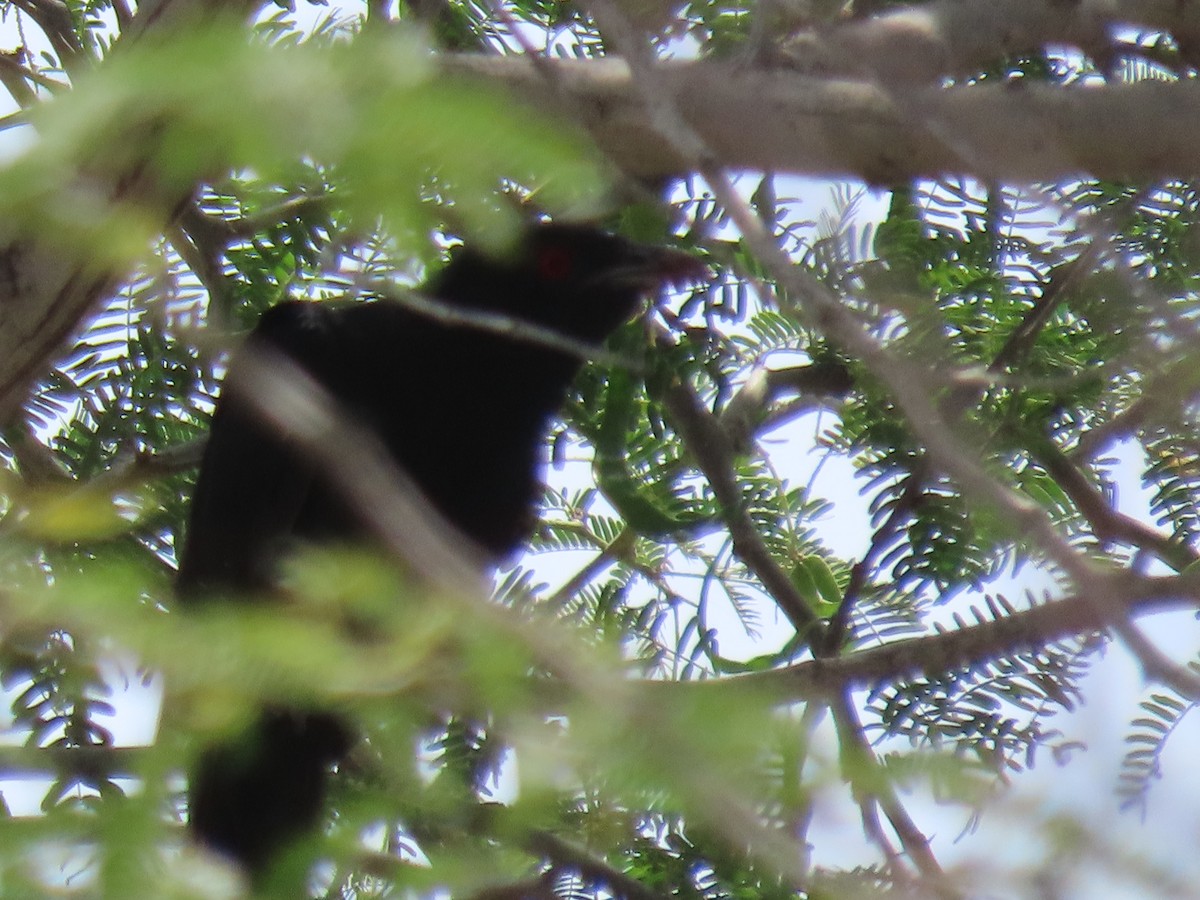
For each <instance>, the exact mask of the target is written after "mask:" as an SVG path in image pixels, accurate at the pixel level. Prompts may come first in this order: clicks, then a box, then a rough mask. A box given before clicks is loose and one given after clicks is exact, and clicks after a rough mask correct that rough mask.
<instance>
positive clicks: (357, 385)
mask: <svg viewBox="0 0 1200 900" xmlns="http://www.w3.org/2000/svg"><path fill="white" fill-rule="evenodd" d="M697 273H698V264H697V263H696V262H695V261H694V260H692V259H691V258H690V257H686V256H683V255H682V254H679V253H678V252H676V251H665V250H661V249H650V248H645V247H641V246H639V245H636V244H631V243H629V242H626V241H624V240H621V239H619V238H616V237H613V236H611V235H607V234H604V233H602V232H599V231H596V230H594V229H591V228H586V227H580V226H559V225H542V226H538V227H535V228H533V229H531V230H530V231H529V232H528V233H527V234H526V236H525V238H524V239H523V241H522V242H521V243H520V244H519V245H518V247H517V250H516V252H515V253H514V254H513V255H512V256H510V257H501V258H497V259H493V258H488V257H484V256H482V255H479V254H476V253H473V252H471V251H462V252H460V253H459V254H458V255H457V256H456V257H455V258H454V259H453V260H452V261H451V263H450V264H449V265H448V266H447V267H446V268H445V269H444V270H443V271H442V272H441V273H440V275H439V276H437V277H436V278H435V279H433V281H431V282H430V284H428V285H427V286H426V287H425V288H424V289H423V293H424V294H426V295H427V296H429V297H430V298H433V299H435V300H436V301H439V302H441V303H443V304H445V305H446V306H447V307H449V308H452V309H458V310H460V311H464V312H470V311H478V312H484V313H491V314H498V315H500V316H504V317H508V318H509V319H513V320H517V321H518V322H528V323H531V324H533V325H534V326H537V327H539V328H540V329H543V330H549V331H552V332H553V333H555V334H557V335H561V336H563V337H565V338H567V339H569V340H571V341H574V342H576V343H583V344H586V345H589V346H595V345H598V344H599V343H601V342H602V341H603V340H604V339H605V338H606V337H607V336H608V335H609V334H610V333H611V332H612V331H613V330H614V329H616V328H617V327H618V326H619V325H620V324H622V323H623V322H625V321H626V320H628V319H629V318H630V317H631V316H632V315H633V313H634V312H635V310H636V309H637V306H638V304H639V303H640V302H641V299H642V297H643V296H644V294H645V293H646V292H647V291H649V290H651V289H654V288H656V287H659V286H661V285H662V284H663V283H664V282H666V281H670V280H674V279H676V278H680V277H692V276H695V275H696V274H697ZM518 330H519V328H518ZM262 346H268V347H270V348H272V349H273V350H276V351H282V352H283V353H285V354H286V355H287V356H288V357H290V358H291V359H292V360H293V361H294V362H296V363H297V364H299V365H300V366H301V367H302V368H303V369H305V370H306V371H307V373H308V374H309V375H311V376H312V377H313V378H314V380H315V381H317V382H318V383H319V384H321V385H322V386H323V387H324V388H325V389H326V390H327V391H328V392H329V393H330V394H331V395H332V397H333V398H334V399H335V400H337V401H338V402H339V404H341V406H342V407H343V409H344V410H345V411H346V412H347V413H349V414H350V415H351V416H353V417H354V418H355V419H356V420H357V421H358V423H359V424H360V425H362V426H365V427H366V428H367V429H368V430H369V431H371V432H372V433H373V434H374V435H375V436H376V437H377V438H378V439H379V440H380V442H381V443H382V446H383V447H384V448H385V449H386V451H387V453H388V455H389V456H390V457H391V459H392V460H393V461H394V462H395V463H396V465H397V466H399V467H401V468H403V469H404V470H405V471H406V472H407V474H408V475H409V476H410V477H411V478H412V480H413V481H414V483H415V484H416V485H417V486H419V488H420V489H421V490H422V492H423V493H424V494H425V496H426V498H427V499H428V500H429V501H430V502H431V503H432V504H433V506H434V507H435V508H436V509H438V510H439V511H440V512H441V514H442V515H443V516H444V517H445V518H446V520H447V521H448V522H449V523H450V524H452V525H453V526H454V527H455V528H457V529H458V530H459V531H460V532H462V533H463V534H464V535H465V536H466V537H467V538H469V539H471V540H472V541H473V542H474V543H475V544H476V545H478V547H479V548H481V549H482V550H483V552H484V554H485V556H486V557H487V558H489V559H491V560H493V561H499V560H500V559H501V558H503V557H504V556H506V555H508V554H510V553H511V552H513V551H514V550H515V549H516V548H517V547H518V546H519V545H520V543H521V542H522V541H524V540H525V539H526V538H527V537H528V535H529V532H530V529H531V527H532V525H533V521H534V508H535V501H536V498H537V494H538V485H539V473H538V469H539V466H538V461H539V456H540V452H541V450H540V448H541V444H542V440H543V438H544V433H545V430H546V428H547V426H548V422H549V420H550V418H551V417H552V416H553V415H554V413H555V412H556V411H557V409H558V408H559V406H560V405H561V404H562V402H563V399H564V396H565V394H566V391H567V389H568V387H569V385H570V382H571V380H572V379H573V377H574V376H575V374H576V373H577V372H578V370H579V368H580V367H581V365H582V363H583V360H582V359H581V358H580V357H579V356H578V355H576V354H573V353H571V352H570V351H569V350H567V349H564V348H562V347H558V346H549V345H547V344H546V343H544V342H539V341H537V340H536V339H534V340H528V339H519V338H517V337H514V336H512V335H502V334H499V333H497V332H496V331H494V330H487V329H482V328H479V327H476V326H472V325H470V324H464V323H462V322H454V323H452V322H447V321H444V320H441V319H438V318H433V317H429V316H426V315H422V314H420V313H417V312H414V311H412V310H410V309H408V308H406V307H405V306H403V305H402V304H399V303H394V302H389V301H376V302H371V303H297V302H288V303H284V304H281V305H279V306H277V307H275V308H273V309H272V310H270V311H269V312H268V313H266V314H265V315H264V316H263V318H262V320H261V322H260V324H259V325H258V327H257V328H256V329H255V331H254V333H253V334H252V335H251V337H250V339H249V341H248V342H247V345H246V348H245V349H244V350H243V351H241V352H244V353H253V352H255V348H256V347H262ZM238 359H239V357H238V356H237V355H235V357H234V359H233V361H232V362H231V365H230V371H229V376H228V377H227V381H226V385H227V386H226V390H225V392H224V394H223V396H222V397H221V400H220V402H219V404H218V408H217V411H216V414H215V416H214V419H213V426H212V432H211V436H210V440H209V444H208V447H207V449H206V452H205V457H204V460H203V463H202V466H201V470H200V476H199V479H198V481H197V485H196V491H195V495H194V498H193V507H192V513H191V518H190V523H189V530H188V535H187V541H186V544H185V547H184V551H183V553H182V555H181V560H180V568H179V579H178V588H179V594H180V596H181V598H182V599H183V601H184V602H185V603H186V604H189V605H194V604H196V603H201V602H205V601H207V600H209V599H210V598H213V597H218V596H224V597H232V598H235V599H236V598H240V597H257V598H260V599H261V598H264V597H269V596H270V595H271V590H272V588H273V587H274V586H275V584H276V580H277V577H278V574H279V565H280V563H281V561H282V560H283V559H284V558H285V557H286V555H287V554H288V553H289V552H290V551H291V550H293V549H294V548H295V547H296V546H297V545H299V544H304V543H317V544H325V543H330V542H351V543H353V542H361V541H364V540H368V539H369V534H368V530H367V528H366V526H365V524H364V523H363V520H362V517H361V516H360V515H359V514H358V513H357V511H356V510H355V509H354V508H353V507H352V505H351V504H349V503H348V502H347V501H345V500H344V499H343V498H342V497H341V495H340V494H339V493H338V491H337V490H336V489H335V488H334V487H333V486H332V485H331V483H330V482H329V480H328V479H327V478H326V477H325V476H324V475H323V473H322V472H321V471H320V470H319V469H318V468H317V467H316V466H315V464H314V463H312V462H311V457H310V455H309V454H307V453H306V452H305V450H304V448H303V447H299V446H296V445H294V444H293V443H291V442H290V441H288V440H286V439H284V438H283V437H281V436H280V435H279V434H277V433H276V431H275V430H274V429H272V428H271V427H270V426H269V425H268V424H265V423H264V422H263V421H262V419H261V417H260V416H259V415H257V414H256V411H255V406H254V404H252V403H250V402H248V400H247V399H246V394H245V392H247V391H252V390H253V387H254V386H253V385H252V384H245V383H244V382H243V380H242V379H239V377H238V373H239V366H238ZM253 732H254V733H253V734H252V735H249V736H248V737H247V739H246V741H245V742H243V746H239V747H235V748H231V747H219V748H216V749H214V750H211V751H209V752H208V753H207V754H206V755H205V757H204V758H203V760H202V762H201V765H200V767H199V768H198V770H197V772H196V773H195V775H194V777H193V785H192V790H191V799H190V807H191V820H192V825H193V829H194V830H195V831H196V833H197V834H198V836H199V837H200V838H201V839H202V840H203V841H204V842H205V843H207V844H209V845H210V846H212V847H214V848H215V849H217V850H219V851H222V852H224V853H226V854H227V855H229V856H231V857H233V858H234V859H236V860H238V861H239V862H240V863H241V864H242V865H243V866H245V867H246V868H247V869H248V870H249V871H251V872H252V873H253V872H257V871H261V870H262V869H263V868H264V867H265V866H267V865H268V864H269V861H270V859H271V857H272V854H273V853H274V852H275V851H276V850H277V849H278V848H280V847H282V846H283V845H285V844H286V843H287V842H288V841H289V840H291V839H292V838H293V837H294V836H296V835H297V834H299V833H300V832H302V831H304V830H307V829H309V828H310V827H311V826H312V824H313V822H314V820H315V818H316V816H317V815H318V814H319V810H320V807H321V804H322V797H323V792H324V781H325V775H324V773H325V770H326V769H327V768H328V767H329V766H330V765H331V764H332V763H334V762H336V761H337V760H338V759H339V758H340V757H341V756H342V755H343V754H344V753H345V752H346V750H347V748H348V745H349V742H350V735H351V733H352V732H351V730H350V729H349V728H348V727H343V723H342V722H341V720H340V719H339V718H338V717H336V716H334V715H332V714H328V713H324V712H310V711H296V710H290V709H273V710H268V711H264V713H263V717H262V720H261V721H260V723H259V725H258V726H257V728H255V729H253ZM247 747H249V749H247ZM273 797H278V800H277V802H272V798H273Z"/></svg>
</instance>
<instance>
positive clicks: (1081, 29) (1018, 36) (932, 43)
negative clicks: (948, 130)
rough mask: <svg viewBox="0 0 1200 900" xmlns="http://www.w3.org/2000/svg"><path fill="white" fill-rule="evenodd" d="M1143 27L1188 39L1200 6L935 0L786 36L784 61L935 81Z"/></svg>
mask: <svg viewBox="0 0 1200 900" xmlns="http://www.w3.org/2000/svg"><path fill="white" fill-rule="evenodd" d="M1116 26H1125V27H1129V26H1144V27H1145V29H1146V30H1147V31H1152V30H1162V31H1170V32H1172V33H1173V34H1174V35H1175V36H1176V37H1183V38H1189V37H1194V36H1195V35H1197V34H1198V33H1200V8H1197V7H1196V5H1195V4H1188V3H1178V2H1174V0H1076V2H1070V3H1062V2H1054V0H938V2H934V3H929V4H926V5H922V6H920V7H916V8H908V7H905V8H902V9H897V10H893V11H890V12H887V13H885V14H883V15H880V16H876V17H874V18H870V19H864V20H860V21H856V22H849V23H846V24H843V25H839V26H836V27H834V28H827V29H822V30H819V31H817V30H812V31H805V32H801V33H799V34H796V35H793V36H792V37H791V38H790V39H789V40H787V41H785V42H784V46H783V48H782V53H781V56H782V59H783V62H784V64H786V65H789V66H792V67H795V68H796V69H798V70H802V71H806V72H812V73H822V74H831V73H841V74H853V73H859V74H862V73H864V72H870V73H872V74H873V75H875V76H876V77H878V78H881V79H883V80H885V81H887V82H890V83H915V82H924V83H929V84H932V83H934V82H936V81H938V80H939V79H941V78H944V77H950V78H958V77H966V76H970V75H974V74H975V73H977V72H979V71H981V70H983V69H985V68H987V67H988V66H991V65H993V64H995V63H996V62H997V61H998V60H1001V59H1004V58H1005V57H1012V56H1016V55H1019V54H1022V53H1032V52H1035V51H1037V50H1040V49H1041V48H1043V47H1045V46H1047V45H1048V44H1058V45H1063V44H1066V45H1070V46H1074V47H1078V48H1079V49H1080V50H1082V51H1083V52H1084V53H1086V54H1088V55H1090V56H1092V57H1093V58H1094V59H1097V60H1102V59H1103V58H1104V57H1106V56H1107V55H1109V54H1110V53H1111V52H1112V48H1113V39H1112V29H1113V28H1114V27H1116Z"/></svg>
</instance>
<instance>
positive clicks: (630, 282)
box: [605, 243, 712, 293]
mask: <svg viewBox="0 0 1200 900" xmlns="http://www.w3.org/2000/svg"><path fill="white" fill-rule="evenodd" d="M626 251H627V252H626V258H625V260H624V261H623V262H622V263H621V264H620V265H619V266H616V267H615V268H613V269H611V270H610V271H609V272H608V273H607V274H606V275H605V281H606V282H607V283H608V284H610V285H615V286H622V287H630V288H633V289H635V290H637V291H639V292H644V293H651V292H657V291H659V290H661V289H663V288H672V289H674V290H681V289H683V288H685V287H687V286H689V285H694V284H699V283H701V282H703V281H705V280H707V279H708V278H709V276H711V275H712V272H711V270H710V269H709V268H708V266H707V265H705V264H704V263H703V262H701V261H700V260H699V259H697V258H696V257H694V256H692V255H691V254H690V253H685V252H684V251H682V250H676V249H674V248H672V247H650V246H645V245H642V244H633V243H631V244H629V245H628V247H627V248H626Z"/></svg>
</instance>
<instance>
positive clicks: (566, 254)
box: [537, 247, 575, 281]
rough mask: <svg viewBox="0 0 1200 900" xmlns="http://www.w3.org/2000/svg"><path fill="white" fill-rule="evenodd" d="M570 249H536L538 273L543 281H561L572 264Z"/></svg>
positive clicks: (567, 273) (568, 272)
mask: <svg viewBox="0 0 1200 900" xmlns="http://www.w3.org/2000/svg"><path fill="white" fill-rule="evenodd" d="M574 263H575V261H574V259H573V258H572V257H571V251H570V250H568V249H567V248H566V247H543V248H542V249H541V250H539V251H538V258H537V270H538V275H539V276H540V277H541V278H542V279H544V280H545V281H562V280H563V279H565V278H567V276H569V275H570V274H571V269H572V268H573V266H574Z"/></svg>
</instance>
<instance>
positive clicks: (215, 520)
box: [177, 303, 328, 599]
mask: <svg viewBox="0 0 1200 900" xmlns="http://www.w3.org/2000/svg"><path fill="white" fill-rule="evenodd" d="M302 307H303V308H302ZM327 319H328V315H327V314H326V313H324V312H323V311H321V310H319V309H318V307H317V305H316V304H309V303H304V304H300V303H284V304H280V305H279V306H276V307H275V308H273V309H272V310H271V311H269V312H268V313H267V314H266V315H264V316H263V318H262V320H261V322H260V324H259V326H258V328H256V329H255V332H254V335H253V336H252V338H251V339H250V341H248V342H247V346H246V347H245V348H243V349H242V350H241V351H239V352H238V353H237V354H235V355H234V358H233V360H232V361H231V363H230V369H229V373H228V375H227V376H226V380H225V385H226V387H225V389H224V391H223V394H222V396H221V398H220V401H219V403H218V405H217V412H216V414H215V415H214V417H213V422H212V429H211V431H210V433H209V439H208V446H207V447H206V448H205V452H204V459H203V462H202V463H201V466H200V475H199V478H198V479H197V481H196V490H195V493H194V494H193V497H192V511H191V518H190V520H189V523H188V531H187V537H186V542H185V544H184V547H183V551H182V553H181V558H180V562H179V576H178V580H177V586H178V590H179V593H180V595H181V596H182V597H184V598H185V599H190V598H195V597H205V596H213V595H220V594H246V593H252V592H255V591H263V590H266V589H267V588H269V587H270V586H271V585H272V584H273V583H274V582H275V579H276V577H277V574H278V573H277V572H276V565H277V563H278V561H279V559H280V556H281V555H282V553H283V552H284V550H285V549H286V547H287V544H288V543H289V540H290V539H291V538H292V537H293V536H294V526H295V523H296V519H297V516H298V515H299V513H300V510H301V509H302V508H303V506H304V504H305V502H306V501H307V499H308V497H309V494H310V492H311V491H312V489H313V483H314V477H315V472H314V468H313V466H312V464H311V463H310V462H309V460H308V459H307V458H306V457H305V455H304V454H303V453H302V452H301V451H300V450H299V448H297V447H295V446H294V445H292V444H291V443H290V442H289V441H287V440H286V439H285V438H283V437H282V436H280V435H279V434H278V432H277V430H276V429H274V428H272V426H271V425H270V424H269V423H266V422H264V421H263V416H262V415H261V413H260V412H259V411H258V410H257V408H256V407H255V404H254V403H252V402H251V400H250V399H249V398H248V396H247V392H248V391H251V390H253V384H246V383H245V382H246V380H247V379H245V378H239V377H238V376H239V360H240V359H241V356H242V354H245V353H253V352H254V350H255V347H257V346H262V345H263V344H265V345H267V346H269V347H271V348H273V349H275V350H277V351H283V352H284V353H287V354H288V355H289V356H291V357H292V358H294V359H296V361H297V362H299V363H300V364H301V365H305V364H306V363H307V361H308V360H307V359H306V358H307V357H308V356H310V355H311V353H312V352H313V351H312V347H313V346H314V344H315V345H319V344H320V340H321V333H322V331H323V330H324V329H325V328H326V327H327ZM231 386H232V387H231Z"/></svg>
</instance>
